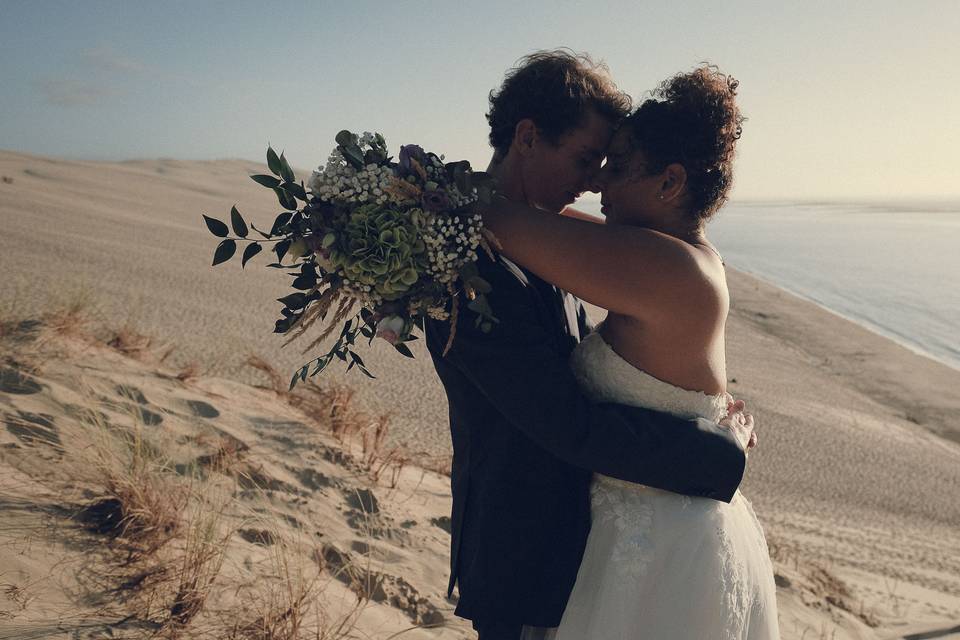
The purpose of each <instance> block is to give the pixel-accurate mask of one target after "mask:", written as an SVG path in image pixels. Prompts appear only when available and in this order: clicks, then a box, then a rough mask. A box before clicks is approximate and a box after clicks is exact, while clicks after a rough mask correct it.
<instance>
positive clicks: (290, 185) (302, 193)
mask: <svg viewBox="0 0 960 640" xmlns="http://www.w3.org/2000/svg"><path fill="white" fill-rule="evenodd" d="M280 188H282V189H283V190H285V191H286V192H287V193H289V194H290V195H292V196H293V197H295V198H299V199H301V200H303V201H304V202H306V201H307V191H306V189H304V188H303V185H300V184H297V183H296V182H284V183H283V184H281V185H280Z"/></svg>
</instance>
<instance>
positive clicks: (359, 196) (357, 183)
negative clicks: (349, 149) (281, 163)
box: [307, 133, 394, 204]
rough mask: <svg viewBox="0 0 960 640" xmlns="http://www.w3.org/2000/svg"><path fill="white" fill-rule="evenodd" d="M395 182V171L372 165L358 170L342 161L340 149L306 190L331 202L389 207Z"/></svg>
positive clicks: (332, 154)
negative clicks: (363, 203)
mask: <svg viewBox="0 0 960 640" xmlns="http://www.w3.org/2000/svg"><path fill="white" fill-rule="evenodd" d="M366 135H367V133H364V136H366ZM370 136H371V137H370V139H369V140H367V139H366V138H361V139H360V140H361V148H363V146H362V145H363V143H364V142H366V144H368V145H369V142H370V140H372V139H373V138H372V136H373V134H370ZM393 179H394V177H393V169H391V168H390V167H387V166H380V165H377V164H375V163H370V164H368V165H366V166H365V167H363V169H360V170H357V169H355V168H354V167H353V165H351V164H350V163H348V162H347V161H346V160H345V159H344V158H343V155H342V154H341V153H340V151H339V149H334V150H333V152H332V153H331V154H330V157H329V158H328V159H327V164H326V165H325V166H323V167H318V168H317V170H316V171H314V172H313V174H312V175H311V176H310V180H309V182H308V183H307V186H308V187H309V189H310V191H311V193H312V194H313V195H315V196H319V197H320V198H322V199H324V200H328V201H335V200H355V201H357V202H371V203H374V204H386V202H387V201H388V200H389V199H390V196H389V195H388V193H387V190H388V187H389V186H390V185H391V184H392V183H393Z"/></svg>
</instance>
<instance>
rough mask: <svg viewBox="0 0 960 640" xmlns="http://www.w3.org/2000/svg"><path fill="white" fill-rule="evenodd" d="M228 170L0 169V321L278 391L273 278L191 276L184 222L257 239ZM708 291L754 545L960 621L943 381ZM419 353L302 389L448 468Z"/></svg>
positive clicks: (441, 424) (952, 384)
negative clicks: (748, 450) (721, 327)
mask: <svg viewBox="0 0 960 640" xmlns="http://www.w3.org/2000/svg"><path fill="white" fill-rule="evenodd" d="M248 168H249V169H250V170H252V171H256V170H257V169H258V166H257V165H256V163H250V165H249V167H247V166H245V165H240V164H237V163H235V162H234V161H227V162H220V163H218V162H193V161H168V160H152V161H140V162H137V163H123V164H108V163H100V162H97V163H90V162H76V161H64V160H54V159H43V158H33V157H24V156H22V155H16V154H9V153H4V152H0V174H2V175H7V176H12V177H13V179H14V180H13V183H12V184H7V183H3V184H0V219H2V220H3V223H4V231H5V232H4V234H2V235H0V255H2V258H0V261H2V266H3V272H4V274H5V276H6V278H5V281H4V296H3V299H2V300H0V312H2V313H4V314H7V315H8V316H9V315H10V314H14V313H15V314H17V315H21V316H29V315H31V314H35V313H38V312H40V311H42V310H44V309H48V308H50V307H51V306H52V305H54V306H55V305H64V304H66V303H69V302H70V301H71V300H73V299H76V298H81V299H84V298H85V299H86V300H87V302H90V303H92V304H93V305H94V307H95V308H96V310H97V312H98V313H99V315H100V316H102V317H103V318H106V319H108V320H109V321H110V322H112V323H114V324H115V325H118V326H122V325H124V324H127V325H129V326H130V327H132V328H134V329H136V330H138V331H140V332H142V333H146V334H148V335H151V336H154V337H155V338H156V339H157V340H159V341H161V342H165V343H166V344H167V345H169V346H170V347H172V348H173V349H174V351H173V353H172V354H171V356H170V359H169V361H168V365H169V366H170V367H172V368H177V367H185V366H188V365H190V364H191V363H193V364H196V365H198V366H199V367H200V368H201V370H202V373H203V375H206V376H215V377H219V378H225V379H229V380H231V381H234V382H241V383H246V384H263V382H264V377H263V374H262V373H261V372H260V371H257V370H255V369H253V368H251V367H250V366H249V365H247V364H246V360H247V358H248V357H249V356H251V355H257V356H260V357H261V358H263V359H265V360H267V361H268V362H269V363H270V364H271V365H272V366H273V367H275V368H276V369H277V371H278V372H279V373H280V374H281V375H287V376H289V375H291V374H292V372H293V371H294V370H295V369H296V368H297V367H298V366H299V365H300V364H302V362H305V361H306V360H307V359H308V358H309V357H310V356H309V355H302V354H300V353H298V352H299V351H300V350H301V349H302V348H303V346H305V343H304V344H300V343H294V344H291V345H290V347H287V348H286V349H281V348H280V345H281V344H282V342H283V338H282V337H281V336H278V335H276V334H273V333H272V330H273V323H274V320H275V319H276V316H277V312H278V311H279V305H278V304H277V303H275V299H276V298H278V297H279V296H280V295H282V294H283V292H284V291H285V290H286V287H287V286H288V285H289V282H288V280H287V279H285V278H284V277H283V274H282V273H274V270H272V269H266V268H264V267H263V266H262V265H263V264H264V262H263V261H262V260H261V261H258V260H257V259H256V258H255V259H254V261H253V262H252V263H251V264H249V265H248V267H249V268H248V269H245V270H242V269H241V268H240V265H239V261H238V260H236V259H235V260H233V261H231V262H228V263H226V264H224V265H219V266H218V267H215V268H211V267H210V261H211V257H212V255H213V249H214V247H215V246H216V240H215V238H213V236H211V235H210V234H209V233H208V232H207V231H206V230H205V229H204V228H203V223H202V219H201V215H200V214H201V213H206V214H207V215H211V216H213V217H216V218H219V219H221V220H223V219H225V218H226V217H227V214H228V212H229V210H230V206H231V205H232V204H233V203H236V204H237V206H238V208H239V209H240V210H241V211H242V212H243V213H244V214H245V216H246V217H247V219H248V220H251V221H253V222H256V223H257V224H258V226H260V223H261V222H263V221H264V220H266V219H267V217H268V215H265V214H264V213H263V212H271V211H274V209H275V208H276V203H275V201H274V200H273V199H272V194H267V193H265V192H266V190H265V189H263V188H262V187H259V186H258V185H256V184H254V183H253V182H252V181H251V180H249V178H248V177H247V175H246V173H245V171H247V169H248ZM104 184H109V185H110V189H109V190H108V189H104V188H103V185H104ZM38 229H55V230H56V232H55V233H46V234H40V233H39V232H38ZM728 283H729V286H730V291H731V299H732V306H731V312H730V316H729V319H728V325H727V367H728V380H729V385H730V386H729V389H730V392H731V393H732V394H733V395H735V396H736V397H738V398H742V399H744V400H745V401H746V402H747V405H748V407H749V410H750V411H751V412H752V413H753V414H754V415H756V416H757V423H758V426H757V430H758V433H759V435H760V446H759V448H758V450H757V451H756V452H755V453H754V454H753V455H751V457H750V462H749V468H748V471H747V474H746V478H745V481H744V484H743V492H744V495H746V496H748V497H749V499H750V500H751V501H752V503H753V504H754V505H755V508H756V512H757V515H758V517H759V519H760V521H761V523H762V524H763V526H764V528H765V530H766V531H767V532H768V534H769V539H770V540H771V541H774V540H775V541H776V543H777V544H778V545H779V546H780V547H782V548H790V549H796V554H797V557H799V558H801V560H802V561H803V562H806V561H811V562H814V561H815V562H818V563H821V564H826V565H827V566H829V567H830V568H831V570H832V571H835V572H836V573H837V574H838V575H840V576H841V577H842V578H843V579H844V580H846V581H848V584H849V585H850V588H851V592H852V595H851V596H850V597H851V598H852V599H853V601H859V602H861V603H866V604H862V606H865V607H866V606H869V607H872V608H873V609H875V610H876V611H878V612H880V613H883V612H884V611H885V609H884V607H887V608H889V609H890V611H889V612H888V614H889V616H888V617H889V618H890V619H894V618H895V617H896V616H895V613H896V610H895V609H894V607H893V604H891V603H892V601H891V600H890V599H889V597H888V596H887V595H886V594H884V593H883V591H882V589H883V586H882V585H883V584H885V581H893V582H896V583H898V584H903V585H909V586H910V588H911V589H913V588H916V590H917V591H916V593H917V594H920V595H916V596H911V597H912V598H914V599H915V600H916V601H917V604H915V605H912V606H913V609H912V610H911V618H913V620H914V621H915V622H916V623H917V624H921V623H923V622H924V621H925V620H927V619H930V620H941V619H945V618H946V617H947V616H953V619H956V618H960V499H958V497H960V496H958V487H960V419H958V418H957V416H958V415H960V371H957V370H956V369H953V368H951V367H949V366H947V365H945V364H941V363H939V362H937V361H935V360H932V359H930V358H928V357H925V356H922V355H919V354H916V353H913V352H912V351H911V350H909V349H907V348H906V347H904V346H901V345H900V344H898V343H897V342H895V341H893V340H891V339H890V338H887V337H885V336H882V335H880V334H878V333H876V332H874V331H872V330H870V329H868V328H865V327H863V326H861V325H860V324H858V323H855V322H852V321H850V320H848V319H845V318H843V317H842V316H840V315H838V314H836V313H835V312H833V311H831V310H829V309H826V308H824V307H822V306H821V305H818V304H817V303H815V302H813V301H809V300H806V299H804V298H802V297H800V296H797V295H795V294H793V293H791V292H789V291H788V290H786V289H784V288H782V287H779V286H777V285H774V284H771V283H769V282H766V281H764V280H762V279H761V278H757V277H755V276H753V275H750V274H748V273H745V272H740V271H738V270H736V269H733V268H730V269H728ZM593 313H594V314H596V313H597V311H596V310H595V309H594V310H593ZM422 343H423V341H422V340H421V341H417V342H416V343H414V353H415V355H416V359H415V360H409V359H407V358H404V357H403V356H401V355H400V354H397V353H396V352H395V351H394V350H393V349H392V347H390V346H389V345H386V344H385V343H384V344H378V343H377V342H375V343H374V346H373V347H372V348H369V349H366V348H365V349H363V352H362V355H363V357H364V359H365V360H366V361H367V363H368V365H369V366H370V368H371V369H372V371H373V372H374V374H375V375H377V377H378V380H376V381H368V380H367V379H366V378H364V377H363V376H362V375H359V374H358V375H356V376H353V377H350V376H344V375H343V370H342V368H341V369H338V368H334V369H331V370H330V371H329V372H325V373H324V374H323V375H322V376H320V377H318V378H314V380H315V381H317V382H318V383H320V384H325V385H333V384H344V385H347V386H349V387H351V388H353V389H355V390H356V395H357V401H358V402H359V403H361V404H362V405H363V406H364V407H365V408H367V409H368V410H370V411H371V412H375V413H382V414H390V415H392V420H391V434H390V440H391V442H390V443H391V444H394V443H399V444H407V445H408V446H410V447H412V448H413V453H419V452H421V451H422V452H423V453H424V454H425V455H428V456H431V457H435V456H437V455H449V451H450V443H449V434H448V428H447V415H446V398H445V395H444V392H443V389H442V387H441V386H440V384H439V381H438V380H437V376H436V373H435V372H434V370H433V367H432V364H431V362H430V358H429V357H428V355H427V354H426V352H425V350H424V348H423V345H422ZM321 348H322V345H321ZM863 575H870V576H874V577H875V579H872V581H871V580H866V579H864V578H863ZM877 585H880V586H879V587H878V586H877ZM938 594H939V595H938ZM938 612H939V613H938ZM878 615H879V614H878ZM884 615H887V614H886V613H885V614H884ZM938 616H939V617H938ZM885 619H886V618H885ZM929 628H935V624H934V625H930V627H929ZM787 631H788V629H787V628H784V632H785V636H787V633H786V632H787ZM788 637H800V634H799V633H796V634H795V636H788Z"/></svg>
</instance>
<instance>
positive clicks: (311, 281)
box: [292, 275, 317, 291]
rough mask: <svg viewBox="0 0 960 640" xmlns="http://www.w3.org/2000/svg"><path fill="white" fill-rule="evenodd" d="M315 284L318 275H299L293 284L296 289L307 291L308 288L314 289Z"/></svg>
mask: <svg viewBox="0 0 960 640" xmlns="http://www.w3.org/2000/svg"><path fill="white" fill-rule="evenodd" d="M315 284H317V278H316V276H309V275H299V276H297V278H296V279H295V280H294V281H293V285H292V286H293V288H294V289H300V290H301V291H305V290H307V289H312V288H313V286H314V285H315Z"/></svg>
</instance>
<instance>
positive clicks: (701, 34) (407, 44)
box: [0, 0, 960, 199]
mask: <svg viewBox="0 0 960 640" xmlns="http://www.w3.org/2000/svg"><path fill="white" fill-rule="evenodd" d="M958 34H960V2H958V1H957V0H945V1H943V2H939V1H932V0H931V1H927V2H923V1H920V2H911V3H907V2H902V1H901V2H888V1H886V0H871V1H869V2H852V1H849V2H844V1H841V0H833V1H831V2H816V1H811V0H807V1H804V2H787V3H784V2H763V3H761V2H724V1H722V0H712V1H705V2H677V3H668V2H662V1H657V2H641V1H638V0H633V1H629V2H627V1H624V2H607V3H600V2H597V3H585V2H545V1H540V2H533V1H528V2H518V1H517V0H510V1H500V0H487V1H486V2H471V3H458V2H449V1H447V2H404V1H402V0H401V1H393V2H364V1H360V0H351V1H349V2H348V1H344V0H340V1H338V2H316V1H315V2H302V3H300V2H297V3H295V2H284V3H280V2H277V3H273V2H267V1H263V0H261V1H260V2H202V1H191V2H173V1H160V2H157V1H153V2H139V1H134V0H127V1H124V2H93V1H85V2H80V1H77V0H74V1H71V2H52V1H49V0H29V1H20V0H16V1H13V0H0V149H11V150H18V151H26V152H31V153H37V154H44V155H55V156H65V157H71V158H92V159H102V160H112V159H127V158H153V157H174V158H189V159H213V158H234V157H240V158H248V159H256V160H261V159H262V158H263V157H264V151H265V149H266V145H267V143H268V142H270V143H272V144H273V145H274V147H275V148H277V149H285V150H286V153H287V157H288V158H289V159H290V160H291V163H292V164H293V165H294V166H298V167H304V168H307V167H313V166H315V165H317V164H319V163H322V162H323V161H324V160H325V158H326V156H327V154H328V152H329V150H330V148H331V147H332V145H333V142H332V140H333V136H334V135H335V133H336V132H337V131H338V130H340V129H342V128H348V129H353V130H355V131H364V130H372V131H376V130H379V131H381V132H383V134H384V135H385V136H386V137H387V142H388V144H389V145H390V146H391V147H392V148H393V149H396V147H397V146H398V145H399V144H401V143H407V142H418V143H420V144H423V145H424V146H426V147H428V148H430V149H431V150H434V151H436V152H438V153H445V154H446V156H447V158H448V159H459V158H466V159H469V160H471V161H472V162H474V163H476V164H484V165H485V163H486V161H487V159H488V157H489V148H488V146H487V143H486V122H485V120H484V117H483V114H484V112H485V109H486V106H487V102H486V98H487V93H488V91H489V90H490V89H491V88H494V87H495V86H497V85H498V83H499V81H500V79H501V77H502V75H503V72H504V71H505V70H506V69H507V68H508V67H510V66H512V65H513V64H514V62H515V61H516V60H517V59H518V58H519V57H520V56H522V55H524V54H526V53H529V52H530V51H533V50H535V49H542V48H553V47H557V46H568V47H571V48H573V49H576V50H582V51H588V52H590V53H591V54H593V55H594V56H596V57H599V58H602V59H604V60H606V62H607V63H608V64H609V66H610V69H611V72H612V74H613V76H614V78H615V79H616V80H617V82H618V83H619V84H620V85H621V86H622V87H623V88H624V89H626V90H627V91H629V92H630V93H631V94H632V95H634V96H635V97H642V94H643V92H644V91H646V90H649V89H652V88H653V87H654V86H656V84H657V83H658V82H659V81H661V80H663V79H664V78H666V77H668V76H670V75H672V74H673V73H675V72H677V71H682V70H689V69H690V68H692V67H693V66H694V65H696V64H697V63H698V62H700V61H704V60H707V61H710V62H712V63H715V64H718V65H719V66H720V68H721V69H722V70H723V71H725V72H727V73H730V74H732V75H734V76H735V77H737V78H738V79H739V80H740V82H741V84H740V100H741V106H742V109H743V111H744V112H745V114H746V115H747V116H748V117H749V120H748V121H747V122H746V123H745V125H744V134H743V138H742V140H741V144H740V152H739V159H738V165H737V171H738V177H737V187H736V191H735V197H738V198H781V197H783V198H795V197H807V198H835V197H845V198H862V197H868V198H872V199H885V198H900V197H902V198H910V197H918V196H921V197H932V198H947V197H954V198H955V197H960V179H958V178H960V170H958V168H957V165H958V161H957V153H956V152H957V150H958V149H960V69H958V66H957V65H958V61H960V44H958V43H960V35H958Z"/></svg>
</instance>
